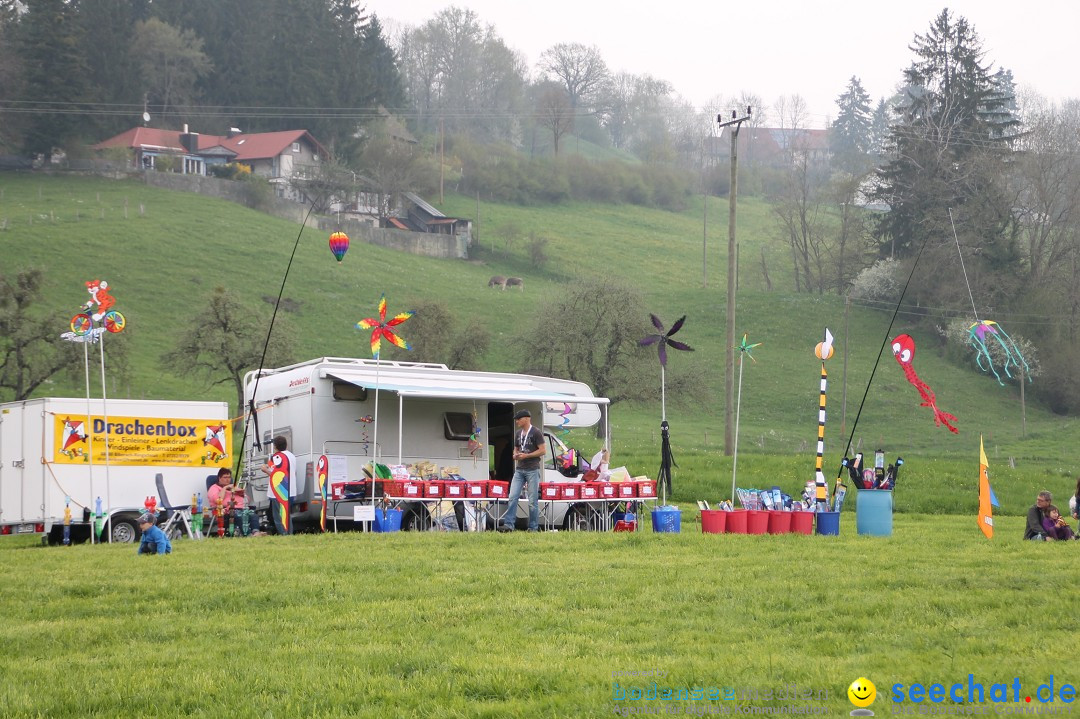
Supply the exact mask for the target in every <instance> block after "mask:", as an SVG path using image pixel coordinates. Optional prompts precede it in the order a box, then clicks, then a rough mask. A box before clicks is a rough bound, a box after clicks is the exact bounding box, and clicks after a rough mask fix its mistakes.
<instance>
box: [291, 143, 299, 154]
mask: <svg viewBox="0 0 1080 719" xmlns="http://www.w3.org/2000/svg"><path fill="white" fill-rule="evenodd" d="M292 151H293V152H300V143H299V142H294V143H293V144H292Z"/></svg>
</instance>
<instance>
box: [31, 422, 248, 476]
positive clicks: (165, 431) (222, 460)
mask: <svg viewBox="0 0 1080 719" xmlns="http://www.w3.org/2000/svg"><path fill="white" fill-rule="evenodd" d="M55 422H56V424H55V426H54V430H53V461H54V462H55V463H57V464H88V463H89V462H90V461H91V452H93V458H92V461H93V462H94V464H104V463H105V461H106V458H107V459H108V462H109V464H115V465H142V464H152V465H162V466H169V467H227V466H229V458H230V457H231V456H232V423H231V422H229V421H228V420H208V419H177V418H164V417H112V416H110V417H108V418H107V419H106V418H105V417H99V416H91V417H90V418H89V420H88V419H87V417H86V415H56V418H55Z"/></svg>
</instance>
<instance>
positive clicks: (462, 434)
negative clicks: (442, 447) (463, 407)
mask: <svg viewBox="0 0 1080 719" xmlns="http://www.w3.org/2000/svg"><path fill="white" fill-rule="evenodd" d="M472 431H473V425H472V415H471V414H469V413H468V412H446V413H444V414H443V436H444V437H446V438H447V439H458V440H462V439H468V438H469V437H471V436H472Z"/></svg>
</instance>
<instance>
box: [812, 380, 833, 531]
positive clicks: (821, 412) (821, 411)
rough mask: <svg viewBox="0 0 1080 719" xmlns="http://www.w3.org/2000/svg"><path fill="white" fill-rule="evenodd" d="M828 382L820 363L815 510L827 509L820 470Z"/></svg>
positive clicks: (826, 498) (827, 489)
mask: <svg viewBox="0 0 1080 719" xmlns="http://www.w3.org/2000/svg"><path fill="white" fill-rule="evenodd" d="M828 384H829V373H828V372H826V371H825V363H824V362H822V363H821V393H820V395H819V397H818V418H817V459H816V460H815V462H814V484H815V486H816V488H817V496H816V499H817V511H819V512H827V511H828V510H829V486H828V485H827V484H825V474H824V473H823V472H822V471H821V464H822V461H823V455H824V454H825V389H826V387H827V386H828Z"/></svg>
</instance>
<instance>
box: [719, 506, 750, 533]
mask: <svg viewBox="0 0 1080 719" xmlns="http://www.w3.org/2000/svg"><path fill="white" fill-rule="evenodd" d="M724 514H726V515H727V519H725V520H724V531H725V532H726V533H728V534H746V510H745V509H736V510H735V511H733V512H724Z"/></svg>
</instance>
